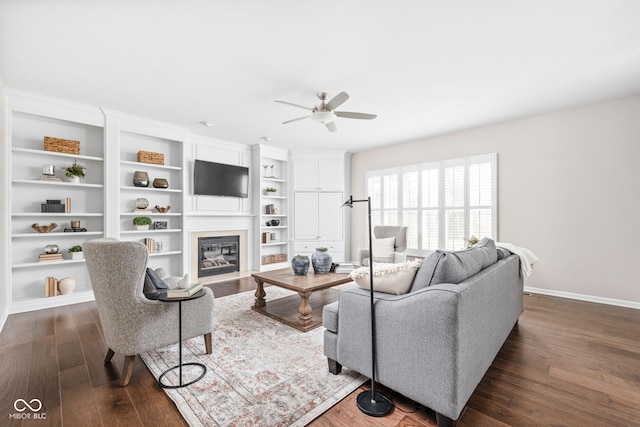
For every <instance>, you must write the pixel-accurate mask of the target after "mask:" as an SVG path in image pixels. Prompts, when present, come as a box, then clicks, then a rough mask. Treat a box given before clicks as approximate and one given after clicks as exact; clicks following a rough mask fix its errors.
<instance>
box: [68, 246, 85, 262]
mask: <svg viewBox="0 0 640 427" xmlns="http://www.w3.org/2000/svg"><path fill="white" fill-rule="evenodd" d="M68 252H69V253H70V254H71V259H82V258H83V257H84V255H83V254H82V246H80V245H73V246H71V247H70V248H69V250H68Z"/></svg>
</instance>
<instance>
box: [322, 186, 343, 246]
mask: <svg viewBox="0 0 640 427" xmlns="http://www.w3.org/2000/svg"><path fill="white" fill-rule="evenodd" d="M342 199H343V197H342V193H318V236H320V238H321V239H324V240H341V239H343V235H342V229H343V227H342V218H343V210H342V209H343V208H341V206H342V204H343V203H344V200H342ZM344 209H348V208H344Z"/></svg>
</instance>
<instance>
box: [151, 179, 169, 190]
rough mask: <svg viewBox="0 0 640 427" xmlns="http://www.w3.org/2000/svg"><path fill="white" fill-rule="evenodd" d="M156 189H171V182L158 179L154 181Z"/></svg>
mask: <svg viewBox="0 0 640 427" xmlns="http://www.w3.org/2000/svg"><path fill="white" fill-rule="evenodd" d="M153 186H154V188H169V181H167V180H166V179H164V178H156V179H154V180H153Z"/></svg>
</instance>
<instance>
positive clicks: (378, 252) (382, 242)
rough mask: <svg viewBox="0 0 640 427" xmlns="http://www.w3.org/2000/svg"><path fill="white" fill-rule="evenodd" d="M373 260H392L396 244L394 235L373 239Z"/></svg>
mask: <svg viewBox="0 0 640 427" xmlns="http://www.w3.org/2000/svg"><path fill="white" fill-rule="evenodd" d="M371 245H372V249H373V262H393V252H394V249H395V245H396V238H395V237H386V238H384V239H373V242H372V244H371Z"/></svg>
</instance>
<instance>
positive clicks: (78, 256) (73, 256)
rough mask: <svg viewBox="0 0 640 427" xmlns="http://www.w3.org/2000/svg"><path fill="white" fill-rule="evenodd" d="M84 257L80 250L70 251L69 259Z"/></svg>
mask: <svg viewBox="0 0 640 427" xmlns="http://www.w3.org/2000/svg"><path fill="white" fill-rule="evenodd" d="M82 258H84V254H83V253H82V251H80V252H71V259H82Z"/></svg>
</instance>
